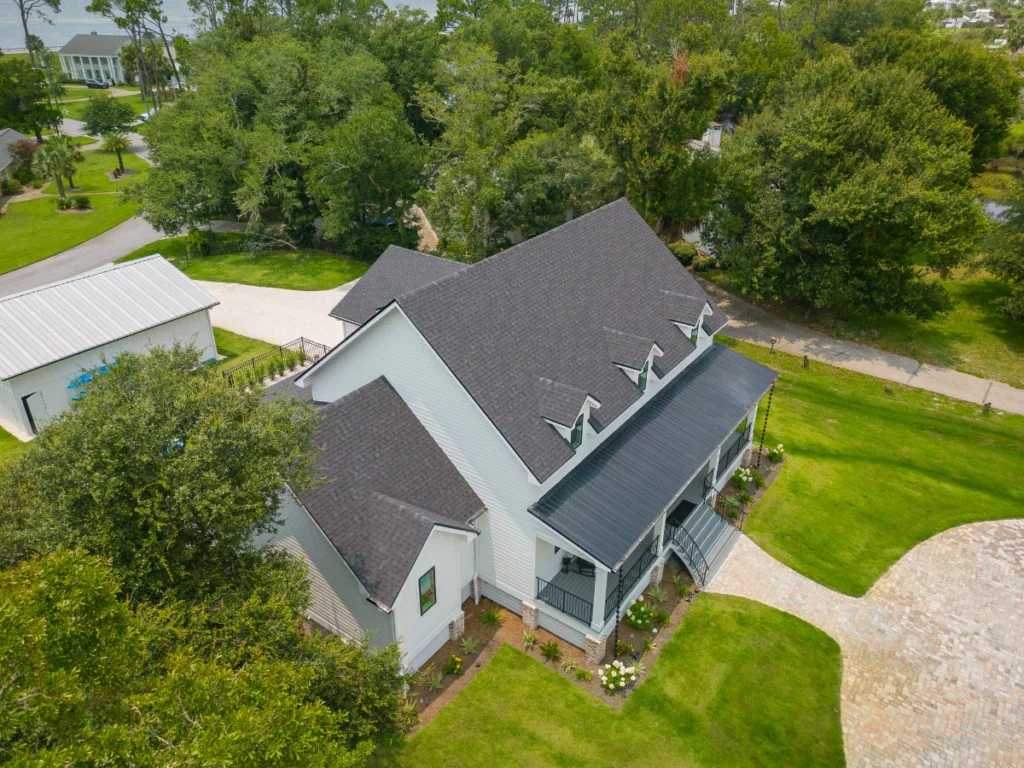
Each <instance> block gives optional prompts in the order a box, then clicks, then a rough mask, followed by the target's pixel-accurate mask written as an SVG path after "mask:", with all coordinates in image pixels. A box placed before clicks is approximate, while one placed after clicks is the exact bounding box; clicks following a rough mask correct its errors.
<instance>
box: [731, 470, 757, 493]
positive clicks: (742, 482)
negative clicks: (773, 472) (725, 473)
mask: <svg viewBox="0 0 1024 768" xmlns="http://www.w3.org/2000/svg"><path fill="white" fill-rule="evenodd" d="M752 482H754V470H752V469H751V468H750V467H740V468H739V469H737V470H736V471H735V472H733V473H732V484H733V485H735V486H736V487H737V488H746V487H747V486H748V485H750V484H751V483H752Z"/></svg>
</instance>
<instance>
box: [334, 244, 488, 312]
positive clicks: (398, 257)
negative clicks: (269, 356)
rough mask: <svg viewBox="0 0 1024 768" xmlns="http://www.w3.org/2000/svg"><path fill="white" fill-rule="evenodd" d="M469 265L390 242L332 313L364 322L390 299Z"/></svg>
mask: <svg viewBox="0 0 1024 768" xmlns="http://www.w3.org/2000/svg"><path fill="white" fill-rule="evenodd" d="M467 266H468V265H467V264H463V263H461V262H458V261H452V260H451V259H442V258H438V257H437V256H431V255H429V254H426V253H420V252H418V251H410V250H409V249H408V248H399V247H398V246H396V245H389V246H388V247H387V250H385V251H384V253H382V254H381V255H380V256H379V257H378V258H377V261H375V262H374V263H373V266H372V267H370V269H369V270H367V272H366V274H365V275H363V276H362V277H361V278H359V282H358V283H356V284H355V285H354V286H352V290H350V291H349V292H348V293H347V294H346V295H345V297H344V298H343V299H342V300H341V301H339V302H338V304H337V306H335V307H334V309H332V310H331V312H330V315H331V317H336V318H338V319H339V320H348V321H349V322H350V323H356V324H357V325H362V324H363V323H365V322H366V321H367V320H369V319H370V318H371V317H373V316H374V315H375V314H377V312H378V311H379V310H380V309H382V308H383V307H385V306H387V305H388V304H390V303H391V301H392V300H393V299H394V298H396V297H398V296H401V295H402V294H403V293H409V292H410V291H414V290H416V289H417V288H422V287H423V286H425V285H427V284H429V283H432V282H434V281H435V280H440V279H441V278H442V277H447V276H448V275H450V274H452V273H454V272H458V271H459V270H461V269H465V268H466V267H467Z"/></svg>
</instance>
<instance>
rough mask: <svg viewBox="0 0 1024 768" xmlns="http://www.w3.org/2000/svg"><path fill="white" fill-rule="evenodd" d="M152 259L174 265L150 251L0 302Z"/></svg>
mask: <svg viewBox="0 0 1024 768" xmlns="http://www.w3.org/2000/svg"><path fill="white" fill-rule="evenodd" d="M154 259H160V260H161V261H166V262H167V263H168V264H170V265H171V266H172V267H174V265H173V264H171V262H170V261H167V259H166V258H164V256H163V255H161V254H159V253H151V254H150V255H149V256H143V257H141V258H138V259H132V260H131V261H123V262H120V263H116V262H115V263H114V264H108V265H107V266H105V267H98V268H97V269H93V270H90V271H88V272H83V273H82V274H80V275H74V276H73V277H66V278H64V279H63V280H55V281H54V282H52V283H47V284H46V285H40V286H36V287H35V288H28V289H27V290H24V291H19V292H18V293H12V294H9V295H7V296H0V304H3V303H4V302H6V301H9V300H10V299H17V298H21V297H23V296H28V295H29V294H32V293H39V292H40V291H46V290H49V289H50V288H56V287H57V286H59V285H68V284H69V283H74V282H77V281H79V280H84V279H85V278H88V277H95V276H96V275H105V274H106V273H108V272H114V271H116V270H118V269H121V268H122V267H130V266H135V265H137V264H142V263H144V262H147V261H153V260H154ZM174 268H175V269H178V268H177V267H174ZM178 271H179V272H180V271H181V270H178ZM182 274H184V273H182ZM186 277H187V275H186Z"/></svg>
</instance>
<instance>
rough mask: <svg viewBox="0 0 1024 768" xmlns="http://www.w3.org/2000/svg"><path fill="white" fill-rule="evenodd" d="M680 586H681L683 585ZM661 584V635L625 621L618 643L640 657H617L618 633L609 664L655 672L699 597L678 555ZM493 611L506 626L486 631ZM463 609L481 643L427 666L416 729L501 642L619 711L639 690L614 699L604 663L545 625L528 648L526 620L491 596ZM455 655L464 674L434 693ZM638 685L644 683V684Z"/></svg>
mask: <svg viewBox="0 0 1024 768" xmlns="http://www.w3.org/2000/svg"><path fill="white" fill-rule="evenodd" d="M677 584H678V585H679V586H678V587H677ZM659 586H660V587H661V588H662V589H663V590H664V591H665V594H666V599H665V600H664V601H663V602H661V603H658V604H657V605H656V609H657V610H659V611H668V612H669V614H670V618H669V621H668V623H667V624H666V625H665V626H663V627H660V628H658V632H657V633H652V632H651V631H650V630H648V631H646V632H641V631H639V630H636V629H633V628H632V627H630V626H629V625H627V624H626V623H625V621H624V620H623V621H621V622H620V623H619V640H620V642H625V643H631V644H632V645H633V647H634V648H635V649H636V654H635V655H636V658H634V656H633V655H632V654H629V653H626V654H623V655H620V656H618V657H616V656H615V655H614V648H613V643H614V636H615V635H614V632H613V633H612V635H611V637H609V639H608V651H607V653H606V654H605V658H604V660H603V663H604V664H609V663H611V662H612V661H613V660H614V659H615V658H619V659H620V660H621V661H622V663H623V664H626V665H627V666H632V665H633V664H635V663H636V662H637V661H639V662H641V663H642V664H643V666H644V667H645V668H646V670H650V668H651V665H652V664H653V663H654V662H655V661H656V660H657V658H658V656H659V654H660V653H661V649H662V647H663V646H664V644H665V643H667V642H668V641H669V639H670V638H671V637H672V635H673V633H674V632H675V630H676V629H677V628H678V627H679V625H680V623H682V620H683V617H684V616H685V615H686V612H687V611H688V610H689V609H690V601H689V600H686V599H684V598H683V597H682V595H683V594H687V593H688V594H689V597H690V600H692V599H694V598H695V597H697V595H698V594H699V593H696V592H694V591H691V590H693V589H694V588H693V579H692V578H691V577H690V574H689V573H688V572H687V570H686V568H685V566H684V565H683V564H682V562H680V561H679V560H678V559H677V558H676V557H675V555H673V556H672V557H670V558H669V560H668V562H667V563H666V564H665V572H664V575H663V577H662V580H661V583H660V585H659ZM644 599H645V600H648V601H649V599H650V598H649V597H646V596H645V598H644ZM491 607H494V608H496V609H497V610H498V611H499V613H500V614H501V617H502V622H501V625H500V626H498V627H485V626H484V625H483V624H482V623H481V621H480V617H481V616H482V614H483V612H484V611H485V610H487V609H488V608H491ZM463 609H464V610H465V612H466V634H465V635H464V636H469V637H473V638H474V639H476V640H479V641H481V642H480V643H479V644H478V647H477V648H476V649H475V650H474V652H473V653H471V654H466V653H463V652H462V648H461V647H460V642H461V641H457V642H452V641H448V642H446V643H445V644H444V645H443V646H442V647H441V648H440V650H438V651H437V653H435V654H434V655H433V656H432V657H431V658H430V660H429V661H428V662H427V663H426V664H425V665H424V666H423V667H422V669H421V672H422V678H423V680H422V682H420V683H419V684H418V685H416V686H415V687H413V688H411V689H410V691H409V698H410V699H411V700H412V701H413V702H415V703H416V704H417V705H418V706H419V707H420V716H419V726H418V727H417V730H418V729H419V728H421V727H423V726H424V725H426V724H427V723H429V722H431V721H432V720H433V719H434V718H435V717H436V716H437V713H438V712H440V711H441V709H442V708H443V707H444V706H445V705H446V704H447V703H448V702H449V701H451V700H452V699H453V698H455V696H457V695H458V693H459V691H461V690H462V689H463V688H465V687H466V686H467V685H468V684H469V683H470V681H471V680H472V679H473V678H474V677H476V674H477V673H478V672H479V671H480V670H481V669H482V668H483V667H484V666H485V665H486V664H487V662H488V661H490V659H491V657H492V656H493V655H494V654H495V653H496V652H497V651H498V649H499V648H500V647H501V646H502V644H505V643H507V644H508V645H511V646H513V647H514V648H519V649H521V650H523V652H524V653H526V654H528V655H530V656H533V657H535V658H536V659H537V660H538V661H539V662H540V663H541V664H543V665H544V666H545V667H547V668H548V669H550V670H551V671H553V672H554V673H555V674H557V675H560V676H561V677H564V678H565V679H566V680H568V681H569V682H571V683H572V684H573V685H575V686H576V687H577V688H581V689H583V690H584V691H586V692H587V693H589V694H591V695H592V696H595V697H597V698H599V699H601V700H602V701H604V702H605V703H606V704H608V705H609V706H612V707H614V708H616V709H620V708H621V707H622V705H623V703H624V702H625V700H626V698H628V696H629V694H630V693H631V692H632V691H633V689H634V688H635V687H636V685H630V686H627V687H626V688H624V689H622V691H620V692H618V693H615V694H614V695H609V694H607V693H606V692H605V691H604V689H603V688H602V687H601V679H600V667H599V665H595V664H588V663H587V661H586V658H585V656H584V652H583V651H582V650H581V649H580V648H577V647H576V646H574V645H572V644H570V643H567V642H566V641H565V640H562V639H561V638H559V637H556V636H555V635H553V634H551V633H550V632H548V631H547V630H545V629H542V628H540V627H538V628H537V629H535V630H533V632H534V633H535V634H536V638H537V639H536V642H535V643H534V645H533V646H532V647H530V648H524V646H523V631H524V629H525V627H524V626H523V621H522V619H521V618H520V617H519V616H518V615H516V614H515V613H512V612H511V611H508V610H505V609H504V608H501V607H500V606H498V605H496V604H495V603H492V602H491V601H490V600H487V599H486V598H481V600H480V604H479V605H474V604H473V601H472V600H468V601H467V602H466V603H465V605H464V606H463ZM644 637H652V638H656V639H655V643H654V647H653V648H652V649H651V650H649V651H647V652H644V651H643V638H644ZM552 642H553V643H555V644H557V645H558V648H559V650H560V651H561V659H560V660H559V661H558V662H552V661H548V660H546V659H545V658H544V657H543V656H542V655H541V653H540V648H541V646H542V645H544V644H546V643H552ZM452 655H456V656H460V657H462V659H463V669H464V672H463V674H462V675H460V676H458V677H456V676H454V675H443V676H442V680H441V688H440V689H436V690H432V689H431V685H430V677H431V674H436V673H437V672H438V671H440V670H441V668H442V667H443V666H444V663H445V661H447V660H448V659H449V658H450V657H451V656H452ZM577 670H586V672H587V673H589V677H590V679H589V680H581V679H579V678H577V676H576V675H577ZM637 682H638V683H639V682H640V680H638V681H637Z"/></svg>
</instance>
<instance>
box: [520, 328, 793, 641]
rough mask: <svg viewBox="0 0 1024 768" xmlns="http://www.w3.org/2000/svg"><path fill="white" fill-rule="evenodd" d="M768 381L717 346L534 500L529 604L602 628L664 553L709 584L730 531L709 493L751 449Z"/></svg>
mask: <svg viewBox="0 0 1024 768" xmlns="http://www.w3.org/2000/svg"><path fill="white" fill-rule="evenodd" d="M774 379H775V374H774V372H772V371H770V370H769V369H767V368H764V367H763V366H760V365H759V364H757V363H754V362H753V361H750V360H748V359H746V358H744V357H742V356H740V355H738V354H737V353H735V352H733V351H732V350H728V349H726V348H724V347H720V346H719V345H715V346H714V347H712V348H711V349H710V350H708V351H707V352H706V353H705V355H704V356H702V358H701V359H700V360H698V361H697V362H696V363H694V364H693V365H692V366H691V367H690V369H688V370H687V371H685V372H684V374H683V375H682V376H680V377H679V379H678V380H677V381H676V382H673V383H672V384H671V385H669V386H668V387H666V388H665V389H664V390H663V391H662V392H661V393H659V395H658V397H657V399H656V400H655V401H654V402H652V403H651V404H650V405H648V406H647V407H646V408H645V409H643V410H642V411H640V412H639V413H638V414H636V415H635V416H634V417H633V419H632V420H631V421H630V422H629V423H627V424H626V425H624V426H622V427H620V428H619V430H618V432H617V434H616V435H615V436H614V437H613V438H612V439H611V440H609V441H608V442H607V443H606V444H605V445H604V446H602V447H601V448H600V449H599V450H597V451H595V452H594V454H592V455H591V456H590V457H588V459H587V460H586V461H585V462H584V463H583V464H581V465H580V466H579V467H577V468H576V469H575V470H574V471H573V472H572V473H571V474H570V475H568V476H567V477H566V478H564V479H563V480H562V481H561V482H560V483H559V484H558V485H556V486H555V487H554V488H553V489H551V490H550V491H549V492H548V493H547V494H545V495H544V496H543V497H542V498H541V499H540V500H539V501H537V502H536V503H535V504H534V505H533V506H532V507H531V508H530V511H531V512H532V513H533V514H534V515H535V516H536V517H537V518H538V519H539V520H540V521H541V522H543V523H544V524H545V528H542V529H538V534H537V552H536V560H535V579H536V585H535V590H536V591H535V596H536V599H537V601H538V607H542V606H543V607H544V610H546V611H550V609H553V610H554V611H557V612H558V613H560V614H562V615H564V616H569V617H572V618H573V619H575V620H576V622H579V624H583V625H584V627H585V628H586V630H587V631H588V634H593V635H594V636H601V634H602V633H603V632H605V631H606V630H607V627H608V626H611V624H610V623H609V622H611V623H612V624H613V623H614V619H615V618H616V614H620V615H621V613H622V612H623V611H624V610H625V608H626V607H627V606H628V605H629V604H630V603H631V602H632V601H633V600H635V599H636V597H637V596H638V595H639V594H640V593H641V592H642V591H643V590H644V589H645V588H646V586H647V584H648V583H649V582H650V578H651V571H652V570H653V569H654V568H655V567H657V566H658V564H659V563H664V561H665V559H667V558H668V556H669V554H670V553H671V552H675V553H676V554H677V555H678V556H679V557H680V559H681V560H682V561H683V563H684V564H685V566H686V568H687V569H688V570H689V571H690V573H691V575H692V576H693V578H694V580H695V581H696V582H697V583H698V584H699V585H701V586H704V585H705V584H706V583H708V581H709V580H710V579H711V578H713V576H714V570H715V568H716V565H717V563H718V562H720V559H721V558H724V556H725V555H727V554H728V549H729V548H731V547H730V545H731V542H732V541H733V537H732V534H731V533H730V531H734V530H735V529H734V528H732V526H731V525H730V524H729V523H728V522H727V521H725V520H724V519H723V518H722V517H721V516H719V515H718V514H716V513H715V511H714V509H713V506H712V505H711V504H709V503H708V500H709V498H712V497H713V495H714V494H715V492H716V490H717V489H719V488H721V487H722V486H723V485H724V484H725V483H726V482H728V479H729V476H728V474H727V473H730V472H731V471H732V470H733V469H734V467H735V465H737V464H738V463H739V462H740V460H741V457H742V455H743V453H744V452H745V451H746V450H747V449H748V448H749V447H750V445H751V441H752V438H753V425H754V422H755V419H756V415H757V403H758V401H759V400H760V398H761V396H762V395H764V394H765V393H766V392H767V391H768V389H769V388H770V386H771V384H772V383H773V381H774ZM546 530H550V534H551V535H550V536H548V534H547V533H546V532H545V531H546ZM723 553H724V554H723ZM579 624H576V625H575V626H576V627H577V629H576V631H579V629H578V627H579Z"/></svg>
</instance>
